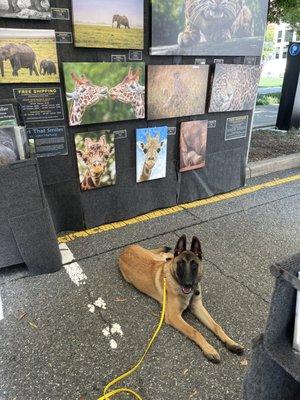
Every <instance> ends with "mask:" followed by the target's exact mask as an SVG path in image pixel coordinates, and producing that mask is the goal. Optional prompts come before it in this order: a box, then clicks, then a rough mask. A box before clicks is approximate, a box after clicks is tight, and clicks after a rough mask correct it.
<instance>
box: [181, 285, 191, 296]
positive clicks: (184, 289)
mask: <svg viewBox="0 0 300 400" xmlns="http://www.w3.org/2000/svg"><path fill="white" fill-rule="evenodd" d="M181 290H182V293H183V294H190V293H191V291H192V287H191V286H181Z"/></svg>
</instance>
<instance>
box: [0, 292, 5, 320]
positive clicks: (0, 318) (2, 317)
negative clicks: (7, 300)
mask: <svg viewBox="0 0 300 400" xmlns="http://www.w3.org/2000/svg"><path fill="white" fill-rule="evenodd" d="M2 319H4V314H3V307H2V299H1V293H0V321H1V320H2Z"/></svg>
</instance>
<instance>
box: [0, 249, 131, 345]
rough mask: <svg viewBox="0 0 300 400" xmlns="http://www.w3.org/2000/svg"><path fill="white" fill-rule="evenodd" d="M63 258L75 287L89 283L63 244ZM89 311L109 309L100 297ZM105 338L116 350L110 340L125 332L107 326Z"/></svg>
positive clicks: (115, 326) (89, 305) (114, 326)
mask: <svg viewBox="0 0 300 400" xmlns="http://www.w3.org/2000/svg"><path fill="white" fill-rule="evenodd" d="M59 248H60V252H61V256H62V262H63V265H64V268H65V270H66V272H67V274H68V275H69V277H70V279H71V281H72V282H73V283H75V285H77V286H80V285H85V283H86V282H87V279H88V278H87V276H86V274H85V273H84V272H83V269H82V268H81V267H80V265H79V264H78V263H77V262H76V260H75V257H74V255H73V253H72V252H71V250H70V249H69V247H68V246H67V244H65V243H62V244H60V245H59ZM87 307H88V310H89V312H90V313H92V314H94V313H95V311H96V307H97V308H100V309H102V310H106V309H107V305H106V302H105V301H104V300H103V299H102V297H98V299H97V300H96V301H94V303H93V304H88V305H87ZM1 316H2V318H3V313H2V304H1V297H0V320H1V319H2V318H1ZM102 334H103V336H105V337H106V338H108V340H109V345H110V347H111V348H112V349H113V350H115V349H117V347H118V343H117V341H116V340H115V339H110V337H111V335H119V336H121V337H122V336H123V335H124V334H123V331H122V328H121V325H120V324H117V323H114V324H112V325H111V326H107V327H106V328H104V329H103V330H102Z"/></svg>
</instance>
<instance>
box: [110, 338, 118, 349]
mask: <svg viewBox="0 0 300 400" xmlns="http://www.w3.org/2000/svg"><path fill="white" fill-rule="evenodd" d="M109 344H110V347H111V348H112V349H114V350H115V349H116V348H117V347H118V344H117V342H116V341H115V340H114V339H110V342H109Z"/></svg>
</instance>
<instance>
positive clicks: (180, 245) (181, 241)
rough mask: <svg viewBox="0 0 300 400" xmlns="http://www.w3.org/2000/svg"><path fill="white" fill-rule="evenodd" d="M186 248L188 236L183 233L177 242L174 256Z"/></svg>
mask: <svg viewBox="0 0 300 400" xmlns="http://www.w3.org/2000/svg"><path fill="white" fill-rule="evenodd" d="M185 250H186V236H185V235H182V236H181V237H180V238H179V240H178V242H177V244H176V247H175V250H174V257H177V256H178V255H179V254H180V253H182V252H183V251H185Z"/></svg>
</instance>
